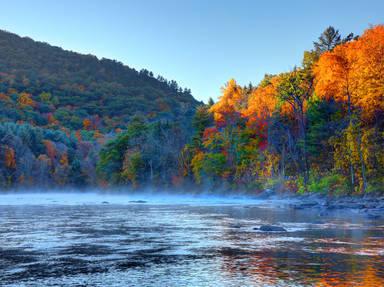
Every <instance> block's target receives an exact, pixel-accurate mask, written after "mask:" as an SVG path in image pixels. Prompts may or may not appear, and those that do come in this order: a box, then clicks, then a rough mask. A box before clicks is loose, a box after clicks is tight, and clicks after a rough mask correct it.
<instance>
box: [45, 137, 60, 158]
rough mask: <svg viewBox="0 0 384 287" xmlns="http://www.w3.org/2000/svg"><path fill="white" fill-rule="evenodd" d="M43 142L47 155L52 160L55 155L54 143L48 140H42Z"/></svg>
mask: <svg viewBox="0 0 384 287" xmlns="http://www.w3.org/2000/svg"><path fill="white" fill-rule="evenodd" d="M43 143H44V145H45V149H46V153H47V155H48V157H49V158H50V159H51V160H52V161H53V160H54V159H55V158H56V155H57V151H56V147H55V144H54V143H53V142H52V141H50V140H44V141H43Z"/></svg>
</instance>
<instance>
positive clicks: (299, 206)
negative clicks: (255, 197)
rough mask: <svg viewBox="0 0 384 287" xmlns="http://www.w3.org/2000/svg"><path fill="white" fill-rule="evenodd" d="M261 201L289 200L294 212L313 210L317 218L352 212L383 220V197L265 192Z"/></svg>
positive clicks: (261, 196)
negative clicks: (341, 212) (317, 214)
mask: <svg viewBox="0 0 384 287" xmlns="http://www.w3.org/2000/svg"><path fill="white" fill-rule="evenodd" d="M259 197H260V198H263V199H269V200H271V199H290V200H292V202H293V203H291V204H290V207H291V208H293V209H295V210H306V209H307V210H310V209H311V210H314V211H316V212H318V213H319V216H326V215H329V214H331V213H334V212H340V211H353V212H356V213H358V214H361V215H363V216H365V217H367V218H369V219H382V218H384V196H383V195H381V196H378V195H354V196H347V195H343V196H329V195H322V194H314V193H308V194H292V193H283V194H280V193H275V192H273V191H270V190H269V191H266V192H263V193H261V194H260V196H259Z"/></svg>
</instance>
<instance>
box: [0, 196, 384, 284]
mask: <svg viewBox="0 0 384 287" xmlns="http://www.w3.org/2000/svg"><path fill="white" fill-rule="evenodd" d="M279 205H280V207H279V206H278V205H270V204H262V203H259V204H258V205H257V206H254V205H249V204H243V203H241V204H240V203H236V204H224V205H220V204H212V205H210V204H206V205H203V206H202V205H198V204H172V205H166V204H157V205H156V204H150V203H146V204H137V203H131V204H101V202H100V204H95V203H91V204H79V205H60V204H47V203H44V204H43V205H0V279H1V281H0V285H1V286H319V287H325V286H375V287H376V286H384V222H382V221H381V222H380V221H368V220H366V219H364V218H363V217H361V216H359V215H358V214H339V215H337V216H329V217H327V218H323V217H319V216H318V214H316V213H314V212H313V213H309V212H308V211H303V210H292V209H289V208H285V207H284V208H283V207H281V205H282V204H281V203H279ZM261 224H277V225H280V226H283V227H284V228H286V229H287V230H288V232H284V233H263V232H259V231H257V230H255V229H254V228H255V227H258V226H260V225H261Z"/></svg>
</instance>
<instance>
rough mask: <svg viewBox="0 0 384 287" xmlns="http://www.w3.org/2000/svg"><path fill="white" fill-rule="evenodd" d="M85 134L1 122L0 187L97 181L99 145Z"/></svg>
mask: <svg viewBox="0 0 384 287" xmlns="http://www.w3.org/2000/svg"><path fill="white" fill-rule="evenodd" d="M86 137H87V135H86V134H83V139H82V138H81V137H80V136H79V134H77V135H76V134H74V133H73V134H66V133H64V132H62V131H57V130H50V129H44V128H39V127H33V126H31V125H30V124H15V123H2V124H0V188H9V187H15V186H19V187H44V186H47V187H54V186H76V187H80V186H82V187H85V186H89V185H95V184H96V183H97V180H96V178H97V177H96V168H95V167H96V163H97V160H98V150H99V145H98V144H97V142H95V141H94V140H92V137H90V139H91V140H84V139H85V138H86Z"/></svg>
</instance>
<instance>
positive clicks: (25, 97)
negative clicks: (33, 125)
mask: <svg viewBox="0 0 384 287" xmlns="http://www.w3.org/2000/svg"><path fill="white" fill-rule="evenodd" d="M18 102H19V105H20V106H22V107H26V106H30V107H34V106H36V103H35V101H34V100H33V99H32V95H31V94H29V93H24V92H23V93H20V95H19V99H18Z"/></svg>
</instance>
